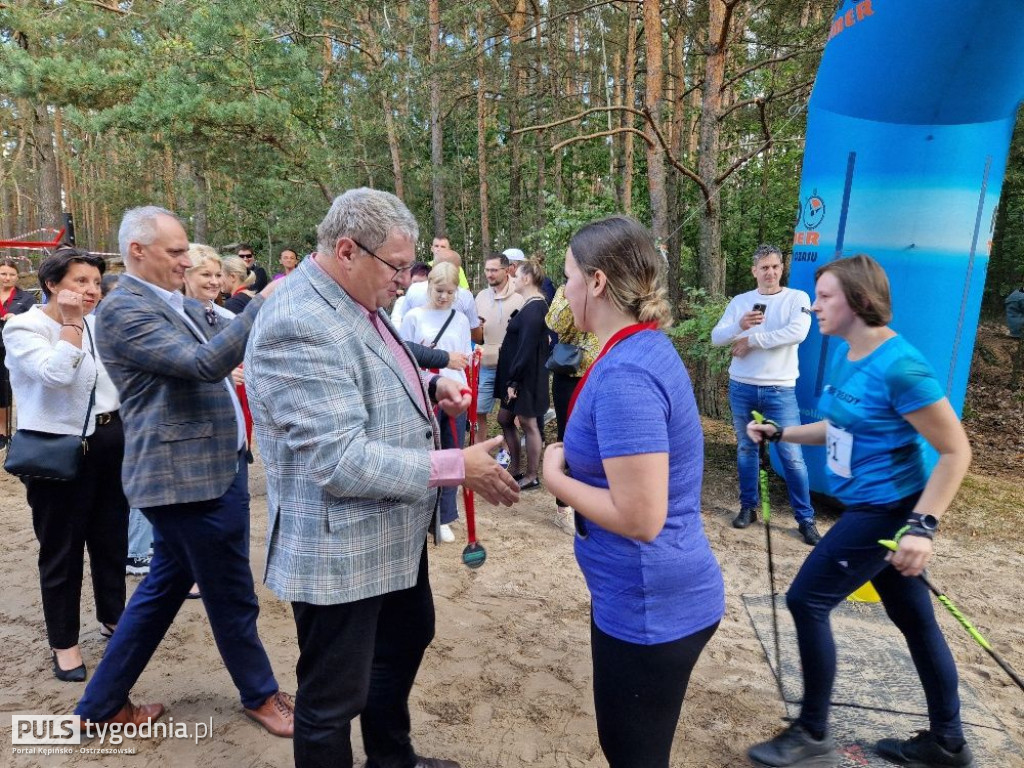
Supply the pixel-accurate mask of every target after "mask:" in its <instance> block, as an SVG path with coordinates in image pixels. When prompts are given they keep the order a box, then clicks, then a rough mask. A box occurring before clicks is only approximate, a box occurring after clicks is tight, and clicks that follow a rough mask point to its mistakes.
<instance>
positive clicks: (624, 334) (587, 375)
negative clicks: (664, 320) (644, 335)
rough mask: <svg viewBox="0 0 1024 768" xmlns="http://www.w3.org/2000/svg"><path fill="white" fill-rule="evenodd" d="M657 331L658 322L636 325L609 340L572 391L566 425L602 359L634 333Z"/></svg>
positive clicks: (627, 327)
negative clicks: (592, 373) (592, 372)
mask: <svg viewBox="0 0 1024 768" xmlns="http://www.w3.org/2000/svg"><path fill="white" fill-rule="evenodd" d="M656 330H658V323H656V322H653V321H652V322H650V323H636V324H634V325H627V326H626V327H625V328H622V329H620V330H619V331H617V332H616V333H615V335H614V336H612V337H611V338H610V339H608V342H607V343H606V344H605V345H604V346H603V347H601V352H600V354H599V355H598V356H597V357H596V358H594V362H592V363H591V364H590V367H589V368H587V371H586V373H584V374H583V378H582V379H580V383H579V384H577V385H576V389H574V390H573V391H572V397H571V398H569V412H568V414H567V415H566V417H565V421H566V423H568V422H569V419H570V418H571V417H572V411H573V408H575V407H576V398H577V397H579V396H580V392H582V391H583V387H584V386H586V383H587V379H588V378H590V372H591V371H592V370H594V368H595V367H596V366H597V364H598V362H600V360H601V358H602V357H604V356H605V355H606V354H608V352H609V351H610V350H611V348H612V347H614V346H615V345H616V344H618V343H619V342H620V341H622V340H623V339H625V338H627V337H629V336H632V335H633V334H634V333H640V331H656Z"/></svg>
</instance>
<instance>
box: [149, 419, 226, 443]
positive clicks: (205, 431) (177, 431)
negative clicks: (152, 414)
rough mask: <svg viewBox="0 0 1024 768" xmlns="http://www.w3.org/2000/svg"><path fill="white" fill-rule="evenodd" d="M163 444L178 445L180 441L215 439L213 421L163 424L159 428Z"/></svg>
mask: <svg viewBox="0 0 1024 768" xmlns="http://www.w3.org/2000/svg"><path fill="white" fill-rule="evenodd" d="M157 434H159V435H160V442H162V443H176V442H179V441H180V440H196V439H198V438H201V437H213V422H212V421H188V422H185V423H182V424H161V425H160V426H159V427H157Z"/></svg>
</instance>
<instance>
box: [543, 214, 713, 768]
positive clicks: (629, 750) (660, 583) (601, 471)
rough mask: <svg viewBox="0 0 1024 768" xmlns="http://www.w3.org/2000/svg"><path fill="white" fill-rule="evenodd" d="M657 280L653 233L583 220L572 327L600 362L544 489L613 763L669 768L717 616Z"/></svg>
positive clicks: (699, 439)
mask: <svg viewBox="0 0 1024 768" xmlns="http://www.w3.org/2000/svg"><path fill="white" fill-rule="evenodd" d="M664 273H665V260H664V258H663V257H662V256H661V255H660V254H659V253H658V251H657V249H656V248H655V246H654V243H653V241H652V240H651V236H650V234H649V233H648V232H647V230H645V229H644V228H643V227H642V226H641V225H640V224H639V223H638V222H636V221H635V220H633V219H630V218H627V217H624V216H613V217H611V218H609V219H604V220H602V221H597V222H594V223H592V224H588V225H587V226H585V227H584V228H583V229H581V230H580V231H579V232H577V233H576V235H575V236H574V237H573V238H572V241H571V242H570V244H569V250H568V251H567V252H566V255H565V274H566V284H565V296H566V298H567V299H568V301H569V307H570V309H571V310H572V315H573V320H574V322H575V324H576V327H577V328H579V329H580V330H581V331H589V332H591V333H593V334H595V335H596V336H597V339H598V341H599V345H600V347H601V354H600V355H599V356H598V358H597V360H596V361H595V362H594V364H593V365H592V366H591V367H590V368H589V369H588V371H587V373H586V375H585V376H584V377H583V380H582V381H581V382H580V385H579V387H578V388H577V390H576V393H575V394H574V396H573V400H572V401H570V404H569V418H568V424H567V426H566V429H565V443H564V445H563V444H562V443H554V444H552V445H550V446H548V449H547V452H546V453H545V455H544V485H545V487H546V488H547V490H548V491H549V492H550V493H551V494H553V495H554V496H555V497H557V498H559V499H562V500H563V501H565V502H566V504H568V505H569V506H571V507H573V508H574V509H575V510H576V527H577V535H576V539H575V548H576V560H577V562H578V563H579V565H580V569H581V570H582V571H583V575H584V577H585V578H586V581H587V587H588V588H589V589H590V594H591V604H592V609H591V631H590V638H591V650H592V655H593V667H594V671H593V673H594V708H595V711H596V714H597V733H598V737H599V739H600V742H601V749H602V750H603V751H604V755H605V757H606V758H607V760H608V762H609V764H610V765H611V766H612V768H631V767H634V766H635V767H636V768H641V766H642V767H643V768H657V767H658V766H667V765H668V762H669V755H670V753H671V750H672V737H673V735H674V734H675V730H676V726H677V724H678V722H679V713H680V711H681V709H682V705H683V697H684V696H685V694H686V687H687V684H688V683H689V679H690V672H691V671H692V669H693V666H694V664H696V662H697V658H698V657H699V656H700V653H701V651H702V650H703V649H704V646H705V644H706V643H707V641H708V640H709V639H710V638H711V636H712V635H713V634H714V632H715V630H716V629H717V628H718V622H719V620H720V619H721V618H722V615H723V613H724V611H725V594H724V587H723V584H722V573H721V571H720V569H719V567H718V562H717V561H716V560H715V556H714V555H713V554H712V552H711V547H710V546H709V544H708V540H707V538H706V537H705V535H704V527H703V524H702V522H701V517H700V490H701V476H702V471H703V462H704V456H703V454H704V438H703V433H702V432H701V424H700V418H699V416H698V414H697V406H696V403H695V401H694V397H693V389H692V387H691V385H690V380H689V377H688V376H687V374H686V369H685V368H684V367H683V364H682V361H681V360H680V359H679V355H678V353H677V352H676V351H675V348H674V347H673V346H672V343H671V342H670V341H669V340H668V338H667V337H666V336H665V334H664V333H662V332H661V330H660V329H661V328H664V327H667V326H668V325H669V324H670V323H671V313H670V311H669V306H668V302H667V300H666V290H665V283H664ZM568 467H571V468H572V472H571V476H570V474H569V471H568Z"/></svg>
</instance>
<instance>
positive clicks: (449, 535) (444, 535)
mask: <svg viewBox="0 0 1024 768" xmlns="http://www.w3.org/2000/svg"><path fill="white" fill-rule="evenodd" d="M441 541H443V542H444V543H445V544H451V543H452V542H453V541H455V532H454V531H452V527H451V526H450V525H448V524H447V523H445V524H444V525H442V526H441Z"/></svg>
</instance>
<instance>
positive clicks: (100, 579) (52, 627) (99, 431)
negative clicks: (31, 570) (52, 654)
mask: <svg viewBox="0 0 1024 768" xmlns="http://www.w3.org/2000/svg"><path fill="white" fill-rule="evenodd" d="M87 439H88V442H89V450H88V451H87V452H86V454H85V456H84V457H83V458H82V465H81V470H80V471H79V473H78V477H76V478H75V479H74V480H70V481H67V482H62V481H56V480H34V479H33V480H24V481H23V482H24V483H25V487H26V489H27V490H28V505H29V507H31V508H32V527H33V528H34V529H35V532H36V538H37V539H38V540H39V586H40V588H41V590H42V595H43V617H44V618H45V619H46V635H47V638H48V639H49V641H50V647H52V648H71V647H72V646H75V645H78V634H79V629H80V626H81V624H80V616H79V605H80V602H81V599H82V575H83V572H84V569H85V566H84V563H85V554H84V553H85V548H86V547H88V548H89V565H90V571H91V573H92V588H93V593H94V596H95V602H96V619H97V621H100V622H103V623H105V624H116V623H117V622H118V621H120V619H121V613H122V611H124V601H125V579H124V562H125V558H126V557H127V556H128V500H127V499H125V497H124V491H123V490H122V487H121V463H122V461H123V459H124V431H123V430H122V428H121V420H120V419H119V418H117V417H116V416H115V417H114V418H113V419H112V421H111V422H110V423H109V424H106V425H104V426H101V427H100V426H98V427H96V431H95V432H93V434H92V435H90V436H89V437H88V438H87Z"/></svg>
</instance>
